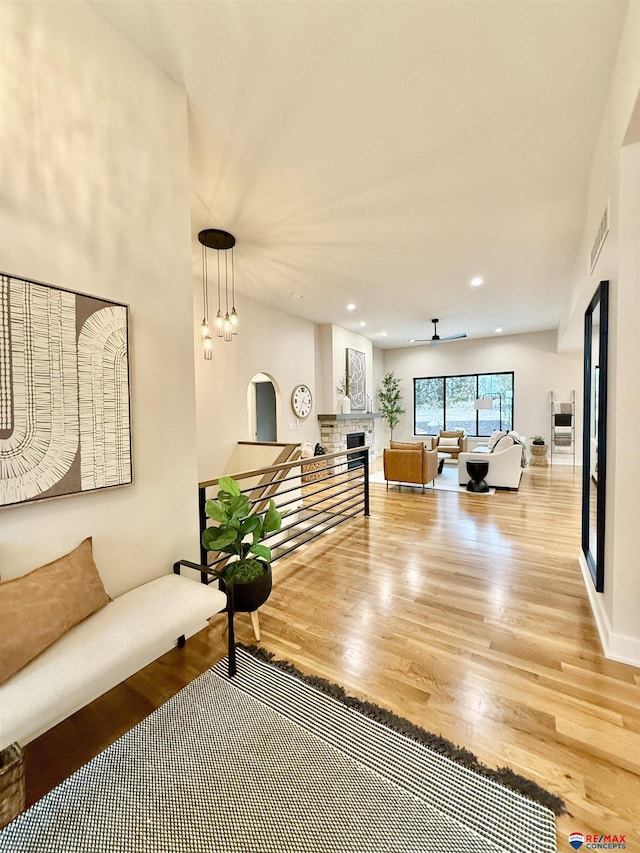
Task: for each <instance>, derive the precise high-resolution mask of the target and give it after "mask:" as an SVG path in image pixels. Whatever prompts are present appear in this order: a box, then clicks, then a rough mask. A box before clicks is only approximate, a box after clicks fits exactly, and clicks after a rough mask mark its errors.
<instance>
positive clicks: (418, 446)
mask: <svg viewBox="0 0 640 853" xmlns="http://www.w3.org/2000/svg"><path fill="white" fill-rule="evenodd" d="M389 447H390V448H391V450H424V442H423V441H391V442H389Z"/></svg>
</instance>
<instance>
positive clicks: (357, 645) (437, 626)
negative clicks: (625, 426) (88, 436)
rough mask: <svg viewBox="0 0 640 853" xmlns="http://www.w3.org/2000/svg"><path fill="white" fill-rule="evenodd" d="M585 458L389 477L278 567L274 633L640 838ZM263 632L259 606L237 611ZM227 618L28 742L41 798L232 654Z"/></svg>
mask: <svg viewBox="0 0 640 853" xmlns="http://www.w3.org/2000/svg"><path fill="white" fill-rule="evenodd" d="M579 510H580V469H579V468H576V469H575V471H574V469H573V468H572V467H570V466H558V465H556V466H555V467H554V468H553V469H551V468H547V469H545V468H529V469H528V470H527V471H526V472H525V474H524V476H523V479H522V484H521V487H520V489H519V491H518V492H515V493H514V492H498V493H497V494H496V495H495V496H484V495H472V494H458V493H454V492H444V491H431V492H427V493H426V494H423V493H422V492H419V491H416V492H415V493H414V492H409V491H407V490H403V491H402V492H401V493H399V492H398V491H397V490H395V489H391V490H389V492H387V491H386V489H385V486H384V485H377V484H372V486H371V517H370V518H368V519H365V518H362V517H359V518H357V519H354V520H353V521H351V522H348V523H347V524H345V525H342V526H341V527H339V528H338V529H337V530H336V531H335V532H334V533H332V534H329V535H328V536H326V537H324V538H322V539H320V540H316V541H315V542H313V543H310V544H309V545H307V546H305V548H304V549H302V550H300V551H299V552H297V553H295V554H293V555H291V556H290V557H288V558H284V559H283V560H281V561H280V562H278V563H277V564H276V565H275V566H274V590H273V593H272V596H271V598H270V599H269V601H268V602H267V604H266V605H265V607H264V608H263V609H262V610H261V617H260V622H261V628H262V642H261V645H262V646H263V647H265V648H266V649H269V650H270V651H273V652H275V654H276V656H278V657H281V658H286V659H288V660H289V661H291V662H292V663H295V664H296V665H297V666H298V667H299V668H300V669H302V670H304V671H306V672H310V673H315V674H318V675H321V676H323V677H325V678H328V679H330V680H332V681H336V682H339V683H340V684H342V685H343V686H344V687H345V688H346V689H347V690H348V691H349V692H351V693H354V694H356V695H358V696H361V697H363V698H367V699H369V700H371V701H372V702H375V703H377V704H379V705H381V706H383V707H386V708H389V709H390V710H392V711H394V712H396V713H397V714H400V715H401V716H404V717H408V718H409V719H410V720H412V721H414V722H415V723H417V724H419V725H421V726H423V727H424V728H426V729H428V730H430V731H433V732H435V733H438V734H441V735H443V736H444V737H446V738H448V739H450V740H452V741H454V742H456V743H458V744H460V745H463V746H466V747H467V748H468V749H470V750H471V751H473V752H475V753H476V754H477V756H478V757H479V759H480V760H481V761H482V762H484V763H485V764H488V765H490V766H509V767H511V768H512V769H513V770H515V771H516V772H518V773H521V774H522V775H524V776H527V777H530V778H532V779H534V780H535V781H537V782H539V783H540V784H541V785H544V786H545V787H547V788H549V789H550V790H552V791H553V792H554V793H557V794H558V795H560V796H561V797H562V798H563V799H564V800H565V802H566V804H567V808H568V810H569V814H568V815H565V816H562V817H560V818H559V819H558V821H557V827H558V849H559V850H571V849H572V848H571V847H570V846H569V844H568V840H567V837H568V835H569V833H570V832H572V831H581V832H584V833H585V834H586V833H596V832H597V833H599V834H617V835H621V834H626V839H627V848H628V849H636V850H640V669H636V668H633V667H630V666H626V665H624V664H620V663H616V662H612V661H607V660H605V659H604V657H603V655H602V652H601V648H600V643H599V640H598V636H597V633H596V629H595V624H594V621H593V617H592V615H591V611H590V608H589V604H588V600H587V595H586V592H585V589H584V584H583V580H582V576H581V573H580V569H579V566H578V560H577V554H578V551H579V543H580V511H579ZM236 633H237V638H238V640H239V641H240V642H246V643H250V642H252V637H253V635H252V633H251V625H250V622H249V618H248V617H247V616H245V615H240V616H238V617H237V619H236ZM225 641H226V638H225V632H224V618H223V617H221V616H220V617H216V618H215V619H214V620H213V622H212V625H211V627H210V628H209V629H207V630H206V631H203V632H201V633H200V634H199V635H198V636H196V637H194V638H192V639H191V640H189V642H188V643H187V645H186V647H185V648H183V649H174V650H173V651H171V652H170V653H169V654H167V655H165V656H164V657H163V658H161V659H160V660H159V661H156V662H155V663H154V664H152V665H151V666H149V667H147V668H146V669H145V670H142V671H141V672H140V673H138V674H137V675H136V676H134V677H133V678H130V679H128V681H126V682H124V683H123V684H121V685H120V686H119V687H117V688H115V689H114V690H112V691H110V693H108V694H106V695H105V696H103V697H102V698H101V699H99V700H98V701H96V702H94V703H93V704H92V705H90V706H89V707H88V708H85V709H84V710H83V711H80V712H79V713H77V714H75V715H74V716H73V717H72V718H71V719H69V720H67V721H66V722H65V723H62V724H61V725H59V726H58V727H56V729H54V730H52V731H51V732H48V733H47V734H46V735H43V736H42V737H41V738H39V739H38V740H37V741H35V742H34V743H32V744H30V745H29V746H28V747H27V749H26V767H27V780H28V784H27V789H28V790H27V796H28V801H29V802H30V803H31V802H33V801H34V800H35V799H37V798H38V797H40V796H41V795H42V794H43V793H45V792H46V791H47V790H49V789H50V788H51V787H52V786H53V785H55V784H56V783H57V782H58V781H59V780H61V779H62V778H64V777H65V776H67V775H68V774H69V773H71V772H72V771H73V770H74V769H76V768H77V767H78V766H80V765H81V764H82V763H84V762H85V761H87V760H88V759H90V758H91V757H92V756H93V755H94V754H95V753H96V752H98V751H99V750H100V749H102V748H104V747H105V746H106V745H108V744H109V743H110V742H112V741H113V740H115V738H117V737H118V736H119V735H121V734H122V733H123V732H124V731H126V730H127V729H128V728H130V727H131V726H132V725H133V724H134V723H136V722H137V721H138V720H140V719H142V718H143V717H144V716H146V715H147V714H148V713H150V712H151V711H152V710H153V708H155V707H157V705H159V704H160V703H162V702H163V701H164V700H165V699H167V698H168V697H169V696H170V695H172V694H173V693H175V692H176V691H177V690H178V689H180V687H182V686H183V685H184V684H185V683H187V682H188V681H189V680H191V679H192V678H194V677H195V676H196V675H198V674H199V673H200V672H202V671H203V670H204V669H206V668H207V667H208V666H209V665H210V664H211V663H213V662H215V661H216V660H219V659H220V658H221V657H223V656H224V654H225Z"/></svg>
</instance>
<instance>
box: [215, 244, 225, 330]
mask: <svg viewBox="0 0 640 853" xmlns="http://www.w3.org/2000/svg"><path fill="white" fill-rule="evenodd" d="M216 332H217V333H218V337H219V338H221V337H222V336H223V335H224V317H223V316H222V310H221V308H220V252H218V310H217V312H216Z"/></svg>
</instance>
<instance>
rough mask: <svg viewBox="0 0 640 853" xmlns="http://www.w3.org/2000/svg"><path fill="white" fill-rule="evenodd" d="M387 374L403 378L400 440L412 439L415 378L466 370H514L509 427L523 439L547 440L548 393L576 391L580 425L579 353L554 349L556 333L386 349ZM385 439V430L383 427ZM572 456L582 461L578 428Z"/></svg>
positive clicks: (397, 434) (558, 394) (562, 397)
mask: <svg viewBox="0 0 640 853" xmlns="http://www.w3.org/2000/svg"><path fill="white" fill-rule="evenodd" d="M384 369H385V372H386V371H389V370H393V372H394V373H395V375H396V376H397V377H399V378H400V379H402V384H401V389H402V394H403V405H404V407H405V409H406V413H405V414H404V415H403V416H402V419H401V421H400V423H399V424H398V426H397V427H396V429H395V430H394V438H396V439H397V440H399V441H403V440H411V439H412V438H413V379H414V378H418V377H421V376H443V375H451V374H465V373H497V372H501V371H510V370H513V371H514V374H515V375H514V405H513V412H514V424H513V428H514V429H515V430H516V431H517V432H519V433H522V434H523V435H525V436H527V437H529V438H530V437H531V436H532V435H535V434H540V435H544V436H545V437H546V438H547V441H549V439H550V417H551V416H550V407H549V392H550V391H554V393H555V395H556V399H558V400H563V401H566V400H569V399H570V396H569V395H570V393H571V391H572V390H575V391H576V423H577V424H581V423H582V420H581V418H582V403H581V390H580V389H581V388H582V355H581V353H576V352H573V353H571V352H570V353H558V352H557V351H556V333H555V332H551V331H550V332H535V333H531V334H526V335H505V336H498V335H496V337H494V338H483V339H481V340H462V341H452V342H450V343H446V344H441V345H440V346H437V347H429V346H426V345H425V346H418V347H407V348H403V349H394V350H386V351H385V353H384ZM384 429H385V433H384V435H385V440H386V441H388V440H389V428H388V427H387V426H386V425H385V427H384ZM576 432H577V434H576V440H577V441H576V459H577V461H578V462H579V461H580V459H581V455H580V454H581V451H580V446H581V434H580V430H577V431H576Z"/></svg>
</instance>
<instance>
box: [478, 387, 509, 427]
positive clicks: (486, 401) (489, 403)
mask: <svg viewBox="0 0 640 853" xmlns="http://www.w3.org/2000/svg"><path fill="white" fill-rule="evenodd" d="M496 397H497V398H498V402H499V406H500V415H499V418H500V426H499V427H498V429H500V430H501V429H502V394H500V393H497V394H490V395H488V396H487V397H477V398H476V399H475V400H474V402H473V405H474V407H475V408H476V409H493V403H494V400H495V398H496Z"/></svg>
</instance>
